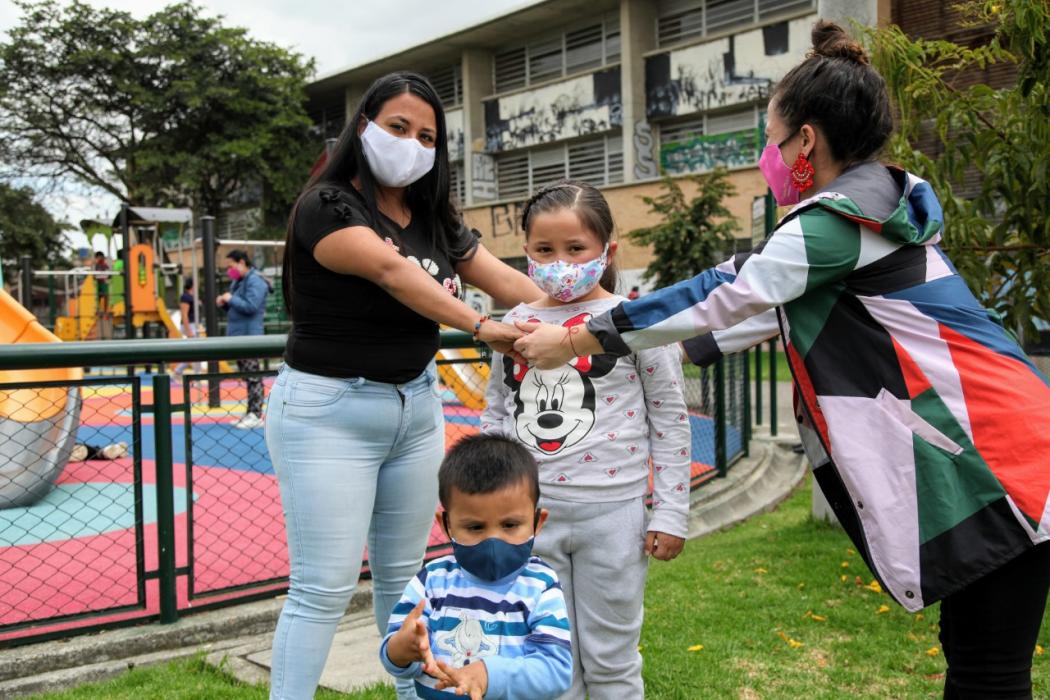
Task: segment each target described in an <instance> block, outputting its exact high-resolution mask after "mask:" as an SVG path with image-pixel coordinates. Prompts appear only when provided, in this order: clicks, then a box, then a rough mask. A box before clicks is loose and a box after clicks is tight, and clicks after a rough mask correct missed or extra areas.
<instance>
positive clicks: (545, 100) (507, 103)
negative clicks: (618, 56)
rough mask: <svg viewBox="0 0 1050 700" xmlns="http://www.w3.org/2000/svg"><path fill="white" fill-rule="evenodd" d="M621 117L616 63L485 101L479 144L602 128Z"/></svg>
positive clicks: (506, 144) (522, 143) (524, 142)
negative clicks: (605, 67)
mask: <svg viewBox="0 0 1050 700" xmlns="http://www.w3.org/2000/svg"><path fill="white" fill-rule="evenodd" d="M622 118H623V100H622V98H621V97H620V67H619V66H616V67H614V68H610V69H609V70H603V71H598V72H597V73H591V74H590V75H583V76H580V77H578V78H573V79H571V80H564V81H562V82H560V83H555V84H553V85H548V86H546V87H541V88H537V89H535V90H527V91H525V92H520V93H516V94H513V95H507V96H505V97H497V98H495V99H492V100H489V101H487V102H486V103H485V141H486V144H485V147H486V150H488V151H490V152H496V151H505V150H509V149H513V148H524V147H526V146H534V145H536V144H540V143H548V142H551V141H560V140H562V139H568V138H573V137H576V136H584V135H586V134H593V133H598V132H602V131H608V130H609V129H612V128H613V127H617V126H620V125H621V123H622Z"/></svg>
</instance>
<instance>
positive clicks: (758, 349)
mask: <svg viewBox="0 0 1050 700" xmlns="http://www.w3.org/2000/svg"><path fill="white" fill-rule="evenodd" d="M755 425H762V343H759V344H758V345H756V346H755Z"/></svg>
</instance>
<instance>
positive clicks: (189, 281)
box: [182, 277, 193, 292]
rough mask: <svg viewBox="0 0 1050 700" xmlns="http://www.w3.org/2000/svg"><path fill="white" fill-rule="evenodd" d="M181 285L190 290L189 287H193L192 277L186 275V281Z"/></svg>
mask: <svg viewBox="0 0 1050 700" xmlns="http://www.w3.org/2000/svg"><path fill="white" fill-rule="evenodd" d="M182 286H183V288H184V289H185V290H186V291H187V292H188V291H190V290H191V289H193V278H192V277H187V278H186V281H185V282H183V285H182Z"/></svg>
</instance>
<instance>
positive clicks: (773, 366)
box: [769, 338, 777, 437]
mask: <svg viewBox="0 0 1050 700" xmlns="http://www.w3.org/2000/svg"><path fill="white" fill-rule="evenodd" d="M769 434H770V435H772V436H774V437H776V434H777V341H776V339H775V338H774V339H773V340H771V341H769Z"/></svg>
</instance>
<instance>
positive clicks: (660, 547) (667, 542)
mask: <svg viewBox="0 0 1050 700" xmlns="http://www.w3.org/2000/svg"><path fill="white" fill-rule="evenodd" d="M683 547H685V540H684V539H682V538H681V537H675V536H674V535H668V534H667V533H666V532H649V533H648V534H646V536H645V553H646V554H648V555H649V556H651V557H653V558H654V559H659V560H661V561H671V560H672V559H674V558H675V557H677V556H678V555H679V554H681V553H682V548H683Z"/></svg>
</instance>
